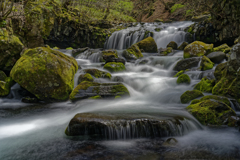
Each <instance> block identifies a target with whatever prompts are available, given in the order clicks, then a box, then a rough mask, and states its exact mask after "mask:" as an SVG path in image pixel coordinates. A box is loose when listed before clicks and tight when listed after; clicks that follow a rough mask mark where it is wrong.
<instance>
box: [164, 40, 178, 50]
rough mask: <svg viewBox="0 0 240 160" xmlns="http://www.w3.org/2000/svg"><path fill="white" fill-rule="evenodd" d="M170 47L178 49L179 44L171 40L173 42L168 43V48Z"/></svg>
mask: <svg viewBox="0 0 240 160" xmlns="http://www.w3.org/2000/svg"><path fill="white" fill-rule="evenodd" d="M168 47H171V48H172V49H177V48H178V45H177V43H176V42H174V41H171V42H169V43H168V45H167V48H168Z"/></svg>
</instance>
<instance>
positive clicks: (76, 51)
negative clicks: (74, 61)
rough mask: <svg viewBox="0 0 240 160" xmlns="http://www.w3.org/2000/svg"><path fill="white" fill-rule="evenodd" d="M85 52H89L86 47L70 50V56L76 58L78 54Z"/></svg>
mask: <svg viewBox="0 0 240 160" xmlns="http://www.w3.org/2000/svg"><path fill="white" fill-rule="evenodd" d="M86 50H89V48H88V47H86V48H78V49H73V50H72V56H73V57H76V56H77V55H78V54H80V53H83V52H85V51H86Z"/></svg>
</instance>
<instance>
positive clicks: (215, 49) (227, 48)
mask: <svg viewBox="0 0 240 160" xmlns="http://www.w3.org/2000/svg"><path fill="white" fill-rule="evenodd" d="M225 50H231V48H230V47H229V46H228V45H227V44H223V45H221V46H218V47H215V48H213V51H215V52H217V51H221V52H224V51H225ZM224 53H225V52H224Z"/></svg>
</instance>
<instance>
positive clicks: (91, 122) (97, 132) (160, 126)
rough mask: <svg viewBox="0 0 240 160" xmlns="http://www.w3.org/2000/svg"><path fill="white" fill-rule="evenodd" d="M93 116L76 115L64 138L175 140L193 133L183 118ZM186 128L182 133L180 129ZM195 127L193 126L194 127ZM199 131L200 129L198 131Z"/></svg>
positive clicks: (92, 114) (125, 113) (113, 114)
mask: <svg viewBox="0 0 240 160" xmlns="http://www.w3.org/2000/svg"><path fill="white" fill-rule="evenodd" d="M146 115H149V114H141V113H137V114H134V113H131V112H130V113H127V112H124V113H119V112H117V113H116V112H113V113H112V112H110V113H109V112H95V113H78V114H76V115H75V116H74V117H73V118H72V119H71V121H70V123H69V124H68V127H67V128H66V130H65V134H66V135H67V136H83V135H87V136H94V137H96V136H97V137H98V138H105V139H131V138H140V137H141V138H150V137H152V138H154V137H167V136H169V135H172V136H177V135H181V134H184V132H185V131H188V130H189V131H190V130H192V129H194V128H193V127H191V125H189V124H191V123H186V121H189V120H186V118H184V117H179V116H178V117H170V116H168V117H165V116H162V117H161V116H159V113H158V114H157V113H156V114H155V113H151V115H153V116H151V118H149V117H150V116H146ZM184 127H186V130H185V129H184V131H183V130H182V128H184ZM194 127H195V126H194ZM199 128H200V127H199Z"/></svg>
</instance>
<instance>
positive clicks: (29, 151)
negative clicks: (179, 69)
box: [0, 22, 240, 160]
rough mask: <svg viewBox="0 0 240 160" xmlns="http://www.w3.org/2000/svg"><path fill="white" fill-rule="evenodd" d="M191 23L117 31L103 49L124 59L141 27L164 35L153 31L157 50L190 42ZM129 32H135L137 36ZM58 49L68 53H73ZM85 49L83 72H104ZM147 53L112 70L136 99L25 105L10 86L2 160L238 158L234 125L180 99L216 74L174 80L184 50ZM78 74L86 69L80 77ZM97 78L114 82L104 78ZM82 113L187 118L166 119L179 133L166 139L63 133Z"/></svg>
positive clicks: (2, 115) (1, 121)
mask: <svg viewBox="0 0 240 160" xmlns="http://www.w3.org/2000/svg"><path fill="white" fill-rule="evenodd" d="M190 24H191V22H180V23H173V24H164V25H161V26H158V25H156V24H155V25H154V24H145V26H144V27H143V28H142V27H140V26H139V25H138V26H136V27H131V28H128V29H126V30H122V31H118V32H117V33H114V34H113V35H112V37H110V38H109V40H108V41H107V42H106V48H115V49H118V53H119V56H121V52H122V51H123V50H122V49H124V48H126V47H127V46H128V45H130V44H132V43H135V42H137V41H139V40H141V39H142V38H141V35H142V33H141V30H144V29H148V30H150V31H153V30H154V28H158V27H161V28H163V30H162V31H161V32H158V33H156V34H155V32H154V39H155V41H156V42H157V45H158V47H166V45H167V44H168V43H169V42H170V41H171V40H175V41H176V42H177V43H178V44H180V43H181V42H183V41H184V40H185V33H184V32H183V29H184V28H185V27H186V26H188V25H190ZM136 30H137V31H136ZM129 31H135V33H138V35H134V34H135V33H130V32H129ZM140 33H141V34H140ZM117 34H118V36H119V37H118V36H117ZM119 39H120V40H119ZM129 39H130V40H131V43H129V42H130V40H129ZM136 39H137V40H136ZM113 43H116V44H113ZM127 44H128V45H127ZM60 51H61V52H63V53H65V54H67V55H71V51H69V50H60ZM87 54H88V53H83V54H82V55H81V56H79V57H77V58H76V60H77V61H78V63H79V65H81V67H82V69H86V68H97V69H100V70H103V67H102V63H100V62H99V52H96V53H94V54H93V55H87ZM143 55H144V59H147V60H148V63H147V64H145V65H139V61H136V62H135V63H126V71H125V72H120V73H113V74H112V76H113V77H117V76H118V77H122V79H123V84H124V85H125V86H126V87H127V88H128V90H129V92H130V95H131V96H130V97H129V98H125V99H115V100H90V99H86V100H82V101H78V102H75V103H72V102H71V101H67V102H62V103H51V104H46V103H39V104H24V103H22V102H21V95H18V94H17V92H15V91H16V90H18V89H19V88H20V87H19V86H18V85H17V84H16V85H15V86H13V87H12V94H13V96H12V97H8V98H1V99H0V104H1V107H0V159H1V160H28V159H29V160H33V159H34V160H42V159H51V160H55V159H56V160H59V159H69V160H72V159H76V160H77V159H78V160H79V159H80V160H82V159H84V160H85V159H86V160H92V159H93V160H95V159H96V160H100V159H102V160H105V159H129V160H130V159H142V160H144V159H147V160H155V159H156V160H157V159H181V158H182V159H239V158H240V141H239V139H240V134H239V132H238V130H237V129H235V128H229V127H225V126H222V127H204V126H202V125H201V124H200V123H199V122H198V121H197V120H196V119H195V118H194V117H193V116H192V115H190V114H189V113H188V112H187V111H186V110H185V108H186V107H187V106H188V104H181V102H180V96H181V95H182V94H183V93H184V92H185V91H187V90H192V89H193V87H194V85H195V84H197V83H198V82H199V81H200V80H201V78H202V77H203V76H205V75H207V76H213V71H214V69H213V70H210V71H207V72H202V71H197V70H192V71H189V72H187V74H188V75H189V76H190V77H191V84H190V85H177V84H176V80H177V79H176V78H173V75H174V74H175V73H176V72H174V71H173V70H172V69H173V67H174V65H175V64H176V63H177V62H178V61H179V60H181V59H182V58H183V52H182V51H176V52H174V53H173V54H172V56H165V57H161V56H154V54H149V53H143ZM79 74H81V70H79V71H78V72H77V74H76V76H75V77H76V78H75V79H77V77H78V76H79ZM96 81H97V82H101V83H105V82H111V83H112V81H109V80H106V79H97V80H96ZM76 85H77V84H76V83H75V86H76ZM77 113H104V114H106V115H116V114H117V115H121V116H122V117H123V118H124V117H131V116H132V117H134V116H142V115H143V116H144V118H146V117H147V118H148V119H162V118H163V117H167V119H169V118H170V119H171V118H174V117H183V118H184V120H182V121H181V125H179V126H177V125H175V124H169V125H172V128H173V130H175V132H174V134H169V135H166V136H165V137H161V136H156V137H144V138H141V137H131V136H126V134H128V132H127V130H126V131H125V132H123V131H122V132H121V133H119V134H118V136H114V137H112V138H107V139H98V138H92V137H90V136H88V135H86V136H79V137H67V136H66V135H65V133H64V131H65V129H66V127H67V126H68V123H69V121H70V120H71V119H72V118H73V117H74V115H76V114H77ZM122 129H124V127H123V128H122ZM145 130H146V131H147V129H145ZM115 132H117V131H115ZM124 133H126V134H124ZM172 137H174V138H175V139H176V140H177V141H178V143H177V144H174V145H172V144H166V143H165V141H166V140H167V139H168V138H172Z"/></svg>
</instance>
